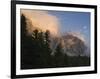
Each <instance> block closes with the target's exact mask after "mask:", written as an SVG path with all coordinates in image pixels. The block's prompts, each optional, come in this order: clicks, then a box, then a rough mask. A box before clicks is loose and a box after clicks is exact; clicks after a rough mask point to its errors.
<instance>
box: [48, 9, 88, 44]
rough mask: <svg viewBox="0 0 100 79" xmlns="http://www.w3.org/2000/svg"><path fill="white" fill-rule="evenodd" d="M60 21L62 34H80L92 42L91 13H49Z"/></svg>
mask: <svg viewBox="0 0 100 79" xmlns="http://www.w3.org/2000/svg"><path fill="white" fill-rule="evenodd" d="M48 13H50V14H52V15H54V16H56V17H57V18H58V19H59V24H60V29H61V33H62V34H63V33H65V32H79V33H81V34H82V35H83V36H84V38H85V40H86V41H87V42H88V43H89V41H90V13H89V12H69V11H62V12H61V11H48Z"/></svg>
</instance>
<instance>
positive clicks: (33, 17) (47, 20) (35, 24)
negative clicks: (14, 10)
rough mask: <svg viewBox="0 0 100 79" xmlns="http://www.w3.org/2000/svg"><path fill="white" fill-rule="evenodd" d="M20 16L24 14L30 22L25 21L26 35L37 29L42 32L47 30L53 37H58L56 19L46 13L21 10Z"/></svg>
mask: <svg viewBox="0 0 100 79" xmlns="http://www.w3.org/2000/svg"><path fill="white" fill-rule="evenodd" d="M21 14H24V15H25V16H26V18H28V19H29V20H30V22H29V20H28V21H27V30H28V33H30V34H31V33H32V31H33V30H34V29H35V28H38V29H41V30H42V31H44V32H45V31H46V30H49V31H50V33H51V34H52V35H54V36H57V35H59V32H58V31H59V22H58V18H57V17H56V16H54V15H51V14H49V13H48V12H47V11H40V10H24V9H22V10H21Z"/></svg>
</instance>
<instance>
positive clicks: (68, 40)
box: [51, 34, 86, 56]
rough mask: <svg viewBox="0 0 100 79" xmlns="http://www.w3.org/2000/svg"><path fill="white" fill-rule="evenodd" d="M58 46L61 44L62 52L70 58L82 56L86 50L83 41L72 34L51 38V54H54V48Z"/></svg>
mask: <svg viewBox="0 0 100 79" xmlns="http://www.w3.org/2000/svg"><path fill="white" fill-rule="evenodd" d="M58 44H61V46H62V51H63V52H64V53H65V54H67V55H70V56H79V55H83V54H84V53H85V50H86V45H85V43H84V41H83V40H81V39H80V38H78V37H76V36H74V35H72V34H66V35H65V36H62V37H58V38H53V40H52V42H51V48H52V49H53V52H52V54H54V52H55V48H56V47H57V45H58Z"/></svg>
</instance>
